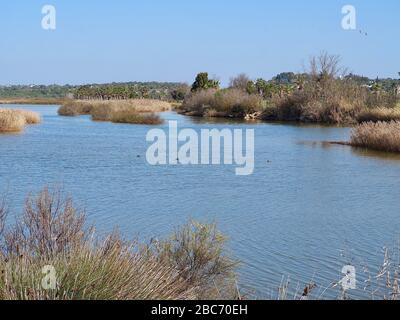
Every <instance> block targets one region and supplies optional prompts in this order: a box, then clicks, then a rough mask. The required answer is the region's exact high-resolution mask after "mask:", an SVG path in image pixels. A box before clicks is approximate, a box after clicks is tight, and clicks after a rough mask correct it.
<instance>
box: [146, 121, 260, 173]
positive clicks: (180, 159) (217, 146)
mask: <svg viewBox="0 0 400 320" xmlns="http://www.w3.org/2000/svg"><path fill="white" fill-rule="evenodd" d="M167 131H168V132H167ZM254 140H255V137H254V129H246V130H243V129H228V128H225V129H222V130H218V129H211V130H209V129H202V130H201V132H200V134H199V133H198V132H197V131H195V130H193V129H182V130H178V123H177V121H169V123H168V130H166V131H165V130H163V129H152V130H150V131H149V132H148V133H147V136H146V141H147V142H151V143H152V144H151V145H150V146H149V148H148V149H147V152H146V160H147V162H148V163H149V164H150V165H168V164H169V165H222V164H224V165H236V166H237V167H236V169H235V172H236V175H238V176H248V175H251V174H253V172H254V162H255V161H254Z"/></svg>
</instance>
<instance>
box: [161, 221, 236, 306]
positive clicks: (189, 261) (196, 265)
mask: <svg viewBox="0 0 400 320" xmlns="http://www.w3.org/2000/svg"><path fill="white" fill-rule="evenodd" d="M225 242H226V238H225V237H224V236H223V235H222V234H221V233H219V232H218V230H217V229H216V226H215V224H213V225H203V224H199V223H197V222H194V221H192V222H190V223H189V224H187V225H186V226H184V227H182V228H179V229H177V230H176V232H175V234H174V236H173V237H172V238H171V239H169V240H167V241H164V242H161V243H160V244H159V245H158V248H159V254H160V257H161V260H162V261H165V262H167V263H168V264H170V265H171V266H172V267H173V268H175V269H177V270H178V271H179V272H180V274H181V275H182V277H183V278H184V279H185V280H186V281H188V282H189V283H190V284H191V285H193V286H194V287H196V288H198V289H199V291H198V292H197V296H199V297H200V298H202V299H206V298H208V299H210V298H222V297H224V298H232V297H234V296H235V294H236V292H235V286H234V284H235V272H234V271H235V268H236V266H237V261H234V260H232V259H231V258H229V257H228V256H226V255H224V251H225V248H224V245H225ZM221 295H222V296H221Z"/></svg>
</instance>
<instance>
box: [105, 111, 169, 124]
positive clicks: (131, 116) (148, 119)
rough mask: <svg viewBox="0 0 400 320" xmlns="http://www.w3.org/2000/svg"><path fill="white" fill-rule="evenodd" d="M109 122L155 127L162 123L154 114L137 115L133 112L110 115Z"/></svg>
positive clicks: (119, 112)
mask: <svg viewBox="0 0 400 320" xmlns="http://www.w3.org/2000/svg"><path fill="white" fill-rule="evenodd" d="M111 121H112V122H114V123H129V124H144V125H157V124H162V123H163V122H164V121H163V119H161V117H160V116H159V115H157V114H154V113H138V112H137V111H135V110H125V111H118V112H115V113H113V114H112V116H111Z"/></svg>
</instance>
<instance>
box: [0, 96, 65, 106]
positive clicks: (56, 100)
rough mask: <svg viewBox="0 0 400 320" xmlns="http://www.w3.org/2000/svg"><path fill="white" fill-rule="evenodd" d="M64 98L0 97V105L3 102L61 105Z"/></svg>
mask: <svg viewBox="0 0 400 320" xmlns="http://www.w3.org/2000/svg"><path fill="white" fill-rule="evenodd" d="M67 100H68V99H66V98H0V105H3V104H30V105H61V104H63V103H65V102H66V101H67Z"/></svg>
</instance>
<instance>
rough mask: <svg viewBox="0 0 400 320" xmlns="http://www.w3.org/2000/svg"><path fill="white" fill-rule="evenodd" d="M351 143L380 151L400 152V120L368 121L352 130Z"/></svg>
mask: <svg viewBox="0 0 400 320" xmlns="http://www.w3.org/2000/svg"><path fill="white" fill-rule="evenodd" d="M350 144H351V145H352V146H355V147H362V148H369V149H373V150H379V151H387V152H400V122H399V121H391V122H376V123H374V122H366V123H362V124H360V125H358V126H357V127H356V128H355V129H354V130H353V132H352V135H351V139H350Z"/></svg>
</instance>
